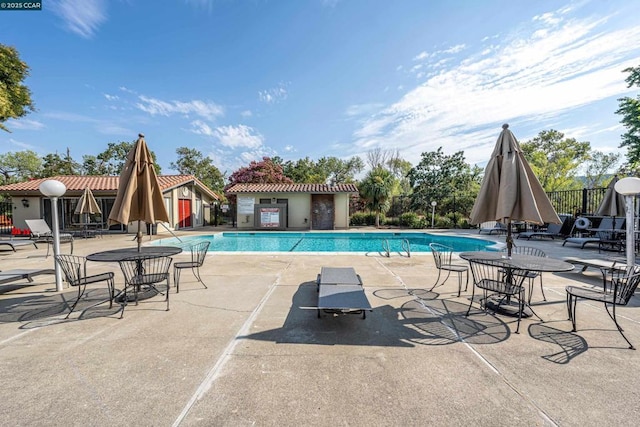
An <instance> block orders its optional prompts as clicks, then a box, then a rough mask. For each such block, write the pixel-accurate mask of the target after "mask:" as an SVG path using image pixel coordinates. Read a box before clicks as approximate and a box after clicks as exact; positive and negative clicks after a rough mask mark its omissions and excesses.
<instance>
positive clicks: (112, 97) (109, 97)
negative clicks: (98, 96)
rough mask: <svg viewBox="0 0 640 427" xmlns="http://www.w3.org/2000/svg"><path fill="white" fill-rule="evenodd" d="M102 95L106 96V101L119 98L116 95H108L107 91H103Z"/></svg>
mask: <svg viewBox="0 0 640 427" xmlns="http://www.w3.org/2000/svg"><path fill="white" fill-rule="evenodd" d="M104 97H105V98H107V101H117V100H118V99H120V97H118V95H109V94H108V93H105V94H104Z"/></svg>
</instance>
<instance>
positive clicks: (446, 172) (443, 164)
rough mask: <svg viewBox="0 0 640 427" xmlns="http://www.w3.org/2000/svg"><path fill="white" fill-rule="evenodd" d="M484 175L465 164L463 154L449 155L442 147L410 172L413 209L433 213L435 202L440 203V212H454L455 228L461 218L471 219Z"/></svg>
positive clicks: (424, 154) (437, 207) (477, 169)
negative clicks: (459, 217) (481, 175)
mask: <svg viewBox="0 0 640 427" xmlns="http://www.w3.org/2000/svg"><path fill="white" fill-rule="evenodd" d="M480 173H481V170H480V168H478V167H474V168H473V169H472V168H471V167H470V166H469V165H468V164H467V163H466V162H465V158H464V153H463V152H462V151H458V152H456V153H454V154H452V155H446V154H444V152H443V151H442V147H439V148H438V150H437V151H431V152H424V153H422V158H421V159H420V162H419V163H418V164H417V165H416V166H415V167H414V168H412V169H411V170H410V171H409V173H408V178H409V182H410V184H411V186H412V188H413V193H412V195H411V201H412V207H413V209H415V210H417V211H421V212H425V213H426V212H430V210H431V202H436V203H437V206H436V210H437V212H438V213H439V214H440V215H444V214H447V213H452V214H453V221H454V225H455V224H456V223H457V219H458V215H462V216H464V217H467V216H468V215H469V213H470V212H471V208H472V207H473V202H474V200H475V197H476V196H477V194H478V191H479V189H480V181H481V178H480Z"/></svg>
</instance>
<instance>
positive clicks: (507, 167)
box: [470, 124, 561, 256]
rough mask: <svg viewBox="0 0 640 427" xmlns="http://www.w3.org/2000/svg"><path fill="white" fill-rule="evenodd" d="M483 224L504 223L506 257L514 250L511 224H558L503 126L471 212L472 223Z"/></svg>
mask: <svg viewBox="0 0 640 427" xmlns="http://www.w3.org/2000/svg"><path fill="white" fill-rule="evenodd" d="M485 221H500V222H504V223H506V224H507V250H508V256H511V249H512V247H513V239H512V237H511V224H510V223H511V221H527V222H531V223H534V224H544V223H554V224H560V223H561V221H560V218H559V217H558V214H557V213H556V211H555V209H554V208H553V206H552V205H551V201H549V198H548V197H547V193H545V191H544V189H543V188H542V185H541V184H540V181H538V178H537V177H536V176H535V174H534V173H533V170H531V166H529V163H528V162H527V160H526V159H525V158H524V154H523V153H522V149H521V148H520V144H519V143H518V140H517V139H516V137H515V136H514V135H513V133H512V132H511V131H510V130H509V125H508V124H504V125H502V132H501V133H500V136H498V141H497V142H496V146H495V148H494V150H493V153H492V154H491V158H490V159H489V163H487V167H486V169H485V172H484V178H483V180H482V185H481V187H480V192H479V193H478V197H477V198H476V201H475V203H474V204H473V209H472V210H471V216H470V222H471V224H480V223H481V222H485Z"/></svg>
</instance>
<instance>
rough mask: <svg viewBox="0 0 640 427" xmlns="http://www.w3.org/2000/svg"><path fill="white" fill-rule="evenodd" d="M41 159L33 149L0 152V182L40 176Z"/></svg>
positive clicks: (9, 182)
mask: <svg viewBox="0 0 640 427" xmlns="http://www.w3.org/2000/svg"><path fill="white" fill-rule="evenodd" d="M41 171H42V159H41V158H40V157H39V156H38V154H36V152H35V151H31V150H25V151H16V152H15V153H12V152H9V153H3V154H0V183H1V184H2V185H5V184H12V183H14V182H22V181H26V180H28V179H29V178H36V177H38V176H40V174H41Z"/></svg>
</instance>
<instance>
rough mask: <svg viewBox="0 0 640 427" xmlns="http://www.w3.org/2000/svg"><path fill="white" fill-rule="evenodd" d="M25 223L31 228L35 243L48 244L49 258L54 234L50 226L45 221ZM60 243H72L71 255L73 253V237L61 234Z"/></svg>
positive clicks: (37, 220) (30, 220) (27, 220)
mask: <svg viewBox="0 0 640 427" xmlns="http://www.w3.org/2000/svg"><path fill="white" fill-rule="evenodd" d="M24 222H25V223H26V224H27V227H29V231H30V232H31V238H32V239H33V240H34V241H35V242H42V243H47V255H46V256H47V257H48V256H49V245H53V232H52V231H51V228H49V224H47V223H46V221H45V220H44V219H25V220H24ZM59 237H60V243H70V244H71V253H73V235H71V234H69V233H59Z"/></svg>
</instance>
